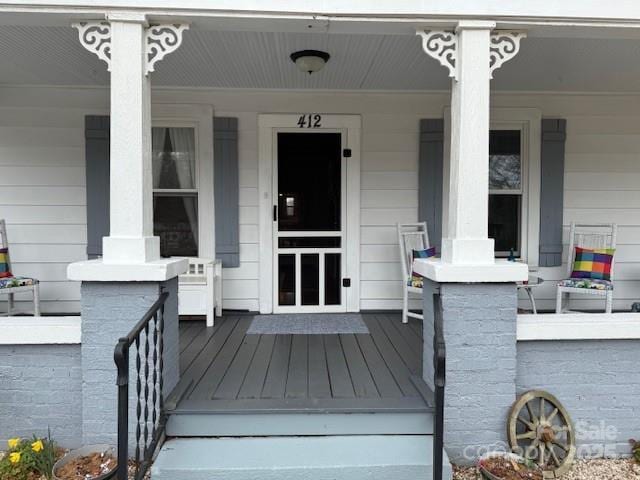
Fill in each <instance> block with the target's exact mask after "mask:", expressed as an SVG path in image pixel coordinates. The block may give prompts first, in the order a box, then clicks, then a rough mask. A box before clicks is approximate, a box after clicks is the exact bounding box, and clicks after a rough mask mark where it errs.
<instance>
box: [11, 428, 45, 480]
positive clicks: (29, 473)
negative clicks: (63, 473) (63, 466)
mask: <svg viewBox="0 0 640 480" xmlns="http://www.w3.org/2000/svg"><path fill="white" fill-rule="evenodd" d="M7 447H8V448H7V451H6V453H5V455H4V457H2V458H1V459H0V478H1V479H8V480H27V479H30V478H33V477H34V475H37V476H38V477H45V478H47V479H51V478H52V474H51V469H52V466H53V464H54V462H55V461H56V455H57V448H56V446H55V443H54V442H53V441H52V440H51V436H48V437H47V438H38V437H36V436H35V435H34V436H33V438H31V439H30V440H29V439H24V438H11V439H9V441H8V442H7Z"/></svg>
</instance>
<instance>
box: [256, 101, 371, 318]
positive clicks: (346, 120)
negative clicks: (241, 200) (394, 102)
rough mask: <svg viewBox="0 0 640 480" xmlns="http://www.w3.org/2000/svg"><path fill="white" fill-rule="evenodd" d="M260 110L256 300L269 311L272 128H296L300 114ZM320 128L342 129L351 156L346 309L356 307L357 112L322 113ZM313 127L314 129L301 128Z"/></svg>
mask: <svg viewBox="0 0 640 480" xmlns="http://www.w3.org/2000/svg"><path fill="white" fill-rule="evenodd" d="M309 113H318V112H299V113H296V114H261V115H259V117H258V198H259V202H260V203H259V210H258V216H259V229H260V230H259V231H260V234H259V254H260V273H259V303H260V313H272V312H273V222H272V220H271V218H272V207H273V197H272V189H273V155H274V151H275V150H274V142H273V138H274V136H273V131H274V129H281V128H292V129H295V130H298V128H297V122H298V119H299V118H300V115H302V114H309ZM323 129H333V130H336V129H345V130H347V131H348V136H347V138H348V145H347V148H350V149H351V152H352V155H351V158H349V159H348V160H347V198H346V202H347V217H346V225H345V226H346V228H347V235H346V248H347V255H346V259H345V261H346V274H347V275H348V277H349V278H350V279H351V287H350V288H348V289H347V290H348V293H347V298H346V306H347V311H348V312H357V311H359V310H360V133H361V118H360V115H340V114H337V115H334V114H322V128H321V129H316V131H324V130H323ZM305 131H314V130H305Z"/></svg>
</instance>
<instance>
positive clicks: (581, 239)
mask: <svg viewBox="0 0 640 480" xmlns="http://www.w3.org/2000/svg"><path fill="white" fill-rule="evenodd" d="M617 231H618V228H617V225H616V224H615V223H604V224H576V223H574V222H571V229H570V232H569V252H568V256H567V280H563V281H561V282H560V283H559V284H558V292H557V297H556V313H563V312H569V311H570V309H569V301H570V298H569V295H570V294H572V293H574V294H586V295H596V296H599V297H604V298H605V312H606V313H611V311H612V309H613V267H614V262H615V255H614V257H613V259H612V262H611V280H610V281H596V282H594V281H591V280H589V279H584V281H583V282H582V281H581V280H583V279H570V277H571V272H572V271H573V262H574V259H575V247H582V248H590V249H599V248H613V249H615V248H616V235H617ZM574 280H575V282H574ZM574 283H583V284H584V285H583V286H581V287H577V286H573V284H574ZM592 284H593V285H594V286H598V287H599V288H591V287H590V285H592ZM603 287H604V288H603ZM565 300H566V306H565Z"/></svg>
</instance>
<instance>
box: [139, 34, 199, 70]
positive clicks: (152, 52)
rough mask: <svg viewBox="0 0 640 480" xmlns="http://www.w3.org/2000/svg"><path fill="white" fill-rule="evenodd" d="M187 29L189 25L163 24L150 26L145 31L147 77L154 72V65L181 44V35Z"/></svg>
mask: <svg viewBox="0 0 640 480" xmlns="http://www.w3.org/2000/svg"><path fill="white" fill-rule="evenodd" d="M188 29H189V25H187V24H185V23H180V24H163V25H152V26H150V27H149V28H147V31H146V47H145V48H146V53H147V67H146V69H145V73H146V74H147V75H148V74H149V73H151V72H154V71H155V64H156V63H157V62H159V61H160V60H162V59H163V58H164V57H166V56H167V55H168V54H170V53H171V52H174V51H175V50H177V49H178V47H179V46H180V45H181V44H182V33H183V32H184V31H185V30H188Z"/></svg>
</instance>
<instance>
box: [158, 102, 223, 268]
mask: <svg viewBox="0 0 640 480" xmlns="http://www.w3.org/2000/svg"><path fill="white" fill-rule="evenodd" d="M151 110H152V117H153V121H152V126H153V127H187V128H194V129H195V142H196V145H195V147H196V173H197V175H196V177H197V178H196V189H184V190H182V189H181V190H174V189H154V190H153V191H154V192H156V193H162V192H164V193H196V194H197V197H198V255H197V256H198V257H201V258H210V259H214V258H215V256H216V244H215V204H214V192H213V162H214V160H213V108H212V107H211V106H210V105H186V104H153V105H152V107H151Z"/></svg>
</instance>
